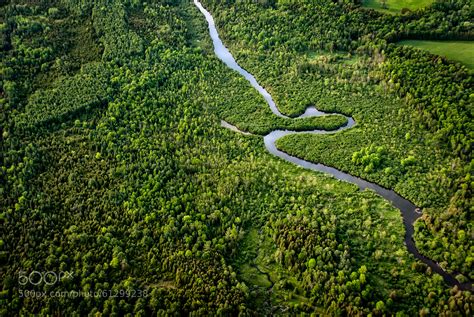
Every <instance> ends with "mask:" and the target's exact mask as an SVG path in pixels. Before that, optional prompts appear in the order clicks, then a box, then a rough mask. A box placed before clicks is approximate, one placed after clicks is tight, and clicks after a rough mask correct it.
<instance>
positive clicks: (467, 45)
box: [398, 40, 474, 69]
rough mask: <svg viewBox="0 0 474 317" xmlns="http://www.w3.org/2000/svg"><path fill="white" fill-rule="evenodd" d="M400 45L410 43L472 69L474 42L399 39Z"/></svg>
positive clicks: (473, 64) (473, 63) (473, 67)
mask: <svg viewBox="0 0 474 317" xmlns="http://www.w3.org/2000/svg"><path fill="white" fill-rule="evenodd" d="M398 44H400V45H410V46H413V47H417V48H420V49H423V50H427V51H429V52H430V53H433V54H437V55H441V56H444V57H447V58H448V59H451V60H453V61H457V62H460V63H463V64H464V65H466V66H467V67H468V68H469V69H474V53H473V52H474V42H469V41H416V40H406V41H401V42H399V43H398Z"/></svg>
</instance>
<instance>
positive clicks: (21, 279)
mask: <svg viewBox="0 0 474 317" xmlns="http://www.w3.org/2000/svg"><path fill="white" fill-rule="evenodd" d="M69 279H72V272H67V271H66V272H64V271H60V272H58V273H56V272H53V271H48V272H39V271H32V272H31V273H29V274H28V273H27V272H23V271H22V272H20V273H18V284H20V285H23V286H24V285H40V284H43V283H44V284H46V285H54V284H56V283H58V282H61V281H63V280H69Z"/></svg>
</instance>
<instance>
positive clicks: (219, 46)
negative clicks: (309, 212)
mask: <svg viewBox="0 0 474 317" xmlns="http://www.w3.org/2000/svg"><path fill="white" fill-rule="evenodd" d="M194 4H195V5H196V7H197V8H198V9H199V11H201V13H202V14H203V15H204V17H205V18H206V20H207V23H208V26H209V34H210V36H211V39H212V42H213V45H214V53H215V54H216V56H217V57H218V58H219V59H220V60H221V61H223V62H224V64H226V65H227V66H228V67H229V68H231V69H233V70H235V71H237V72H238V73H239V74H241V75H242V76H244V77H245V79H247V80H248V81H249V82H250V84H251V85H252V87H254V88H255V89H256V90H257V91H258V92H259V93H260V94H261V95H262V96H263V98H264V99H265V101H266V102H267V104H268V106H269V107H270V109H271V111H272V112H273V113H274V114H275V115H277V116H279V117H282V118H288V119H290V118H289V117H288V116H285V115H284V114H282V113H281V112H280V111H279V110H278V107H277V106H276V104H275V102H274V100H273V98H272V96H271V95H270V94H269V93H268V91H267V90H266V89H265V88H263V87H262V86H261V85H260V84H259V83H258V82H257V80H256V79H255V77H254V76H253V75H252V74H250V73H249V72H248V71H246V70H245V69H243V68H242V67H240V65H239V64H238V63H237V62H236V61H235V59H234V57H233V56H232V54H231V53H230V51H229V50H228V49H227V48H226V47H225V45H224V44H223V43H222V41H221V39H220V38H219V33H218V32H217V29H216V26H215V22H214V18H213V17H212V15H211V14H210V13H209V11H207V10H206V9H205V8H204V7H203V5H202V4H201V2H200V1H198V0H194ZM324 115H329V113H324V112H322V111H319V110H317V109H316V108H315V107H309V108H307V109H306V111H305V113H303V114H302V115H300V116H299V117H297V118H294V119H296V120H297V119H299V118H304V117H316V116H324ZM346 119H347V123H346V125H344V126H342V127H340V128H339V129H337V130H334V131H326V130H311V131H289V130H274V131H272V132H270V133H269V134H267V135H266V136H264V143H265V147H266V149H267V150H268V151H269V152H270V153H271V154H273V155H275V156H277V157H279V158H281V159H284V160H285V161H288V162H291V163H293V164H296V165H298V166H301V167H303V168H306V169H310V170H314V171H318V172H323V173H326V174H330V175H332V176H333V177H335V178H337V179H339V180H343V181H346V182H349V183H353V184H355V185H357V186H358V187H359V188H360V189H361V190H363V189H371V190H373V191H375V192H376V193H377V194H379V195H380V196H382V197H383V198H385V199H387V200H388V201H390V202H391V203H392V205H393V206H394V207H396V208H397V209H399V210H400V213H401V215H402V217H403V224H404V226H405V237H404V241H405V245H406V247H407V249H408V251H409V252H410V253H411V254H413V255H414V256H415V258H417V259H418V260H420V261H421V262H423V263H425V264H426V265H428V266H429V267H430V268H431V270H432V271H433V272H436V273H438V274H439V275H441V276H442V277H443V279H444V280H445V282H446V283H447V284H448V285H450V286H455V285H457V286H458V287H459V288H460V289H464V290H472V284H471V283H470V282H467V283H462V284H461V283H459V281H458V280H457V279H456V278H455V277H454V276H453V275H452V274H450V273H448V272H446V271H445V270H443V268H441V267H440V266H439V264H438V263H436V262H435V261H433V260H431V259H429V258H427V257H425V256H424V255H422V254H420V252H419V251H418V249H417V248H416V246H415V242H414V241H413V234H414V231H415V230H414V227H413V223H414V222H415V221H416V220H417V219H418V218H419V217H420V216H421V214H420V213H419V212H417V211H416V210H418V209H417V207H416V206H415V205H414V204H413V203H412V202H410V201H408V200H407V199H405V198H403V197H401V196H400V195H398V194H397V193H396V192H394V191H393V190H389V189H386V188H384V187H382V186H380V185H377V184H375V183H371V182H369V181H366V180H364V179H361V178H359V177H356V176H353V175H350V174H347V173H344V172H342V171H340V170H338V169H336V168H333V167H330V166H326V165H323V164H319V163H312V162H309V161H306V160H303V159H300V158H297V157H295V156H291V155H289V154H287V153H285V152H283V151H281V150H279V149H278V148H277V147H276V145H275V142H276V141H277V140H278V139H280V138H282V137H284V136H286V135H289V134H303V133H305V134H330V133H337V132H340V131H343V130H347V129H350V128H352V127H353V126H354V125H355V124H356V122H355V121H354V119H353V118H351V117H346ZM222 125H223V126H224V127H226V128H229V129H231V130H234V131H239V132H242V133H244V134H248V133H247V132H243V131H240V130H238V128H237V127H235V126H233V125H231V124H229V123H227V122H225V121H223V122H222Z"/></svg>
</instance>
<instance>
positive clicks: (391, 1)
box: [363, 0, 433, 13]
mask: <svg viewBox="0 0 474 317" xmlns="http://www.w3.org/2000/svg"><path fill="white" fill-rule="evenodd" d="M385 2H386V8H384V7H383V4H382V3H383V1H382V0H364V1H363V6H364V7H366V8H371V9H375V10H379V11H383V12H390V13H400V11H401V10H402V9H403V8H407V9H410V10H416V9H420V8H423V7H425V6H428V5H430V4H431V3H432V2H433V0H386V1H385Z"/></svg>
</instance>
